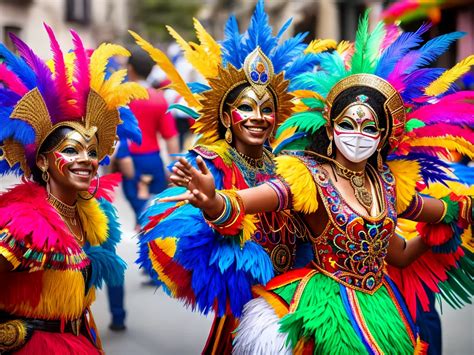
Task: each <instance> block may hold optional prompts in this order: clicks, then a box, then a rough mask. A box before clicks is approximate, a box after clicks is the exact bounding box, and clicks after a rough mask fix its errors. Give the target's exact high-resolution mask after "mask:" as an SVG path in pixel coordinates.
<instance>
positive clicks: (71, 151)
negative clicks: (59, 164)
mask: <svg viewBox="0 0 474 355" xmlns="http://www.w3.org/2000/svg"><path fill="white" fill-rule="evenodd" d="M61 153H64V154H68V155H74V154H77V150H76V149H75V148H73V147H66V148H64V149H63V150H62V151H61Z"/></svg>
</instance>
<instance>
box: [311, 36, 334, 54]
mask: <svg viewBox="0 0 474 355" xmlns="http://www.w3.org/2000/svg"><path fill="white" fill-rule="evenodd" d="M336 47H337V42H336V41H335V40H333V39H314V40H312V41H311V43H310V44H308V47H306V49H305V50H304V53H305V54H308V53H320V52H323V51H327V50H328V49H336Z"/></svg>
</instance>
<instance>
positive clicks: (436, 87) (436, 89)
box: [425, 54, 474, 96]
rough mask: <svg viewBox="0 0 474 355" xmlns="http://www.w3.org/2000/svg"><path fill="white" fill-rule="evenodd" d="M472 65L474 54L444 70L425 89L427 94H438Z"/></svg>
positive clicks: (444, 90)
mask: <svg viewBox="0 0 474 355" xmlns="http://www.w3.org/2000/svg"><path fill="white" fill-rule="evenodd" d="M473 65H474V54H473V55H470V56H469V57H467V58H465V59H463V60H462V61H460V62H459V63H458V64H456V65H455V66H454V67H452V68H451V69H449V70H447V71H445V72H444V73H443V74H442V75H441V76H440V77H439V78H438V79H436V80H435V81H433V82H432V83H431V84H430V85H429V86H428V87H427V88H426V89H425V94H426V95H428V96H438V95H440V94H442V93H444V92H446V90H448V89H449V88H450V86H451V85H452V83H453V82H454V81H456V80H457V79H459V78H460V77H461V76H462V75H464V74H465V73H467V72H468V71H469V69H470V68H471V66H473Z"/></svg>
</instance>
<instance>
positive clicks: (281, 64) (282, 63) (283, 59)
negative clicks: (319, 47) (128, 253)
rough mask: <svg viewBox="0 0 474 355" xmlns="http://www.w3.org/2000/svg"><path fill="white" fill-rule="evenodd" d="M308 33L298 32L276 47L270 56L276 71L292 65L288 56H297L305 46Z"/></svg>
mask: <svg viewBox="0 0 474 355" xmlns="http://www.w3.org/2000/svg"><path fill="white" fill-rule="evenodd" d="M307 35H308V33H307V32H306V33H298V34H296V36H294V37H291V38H289V39H287V40H286V41H285V42H283V43H282V44H281V45H280V46H278V47H277V48H276V50H275V51H274V52H273V54H272V55H271V58H270V59H271V60H272V63H273V69H274V70H275V73H279V72H280V71H282V70H284V69H285V67H286V66H289V65H290V60H289V59H288V58H293V57H297V56H298V55H299V54H300V53H301V52H302V51H303V48H304V46H305V44H304V43H303V41H304V39H305V37H306V36H307Z"/></svg>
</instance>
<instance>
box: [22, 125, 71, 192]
mask: <svg viewBox="0 0 474 355" xmlns="http://www.w3.org/2000/svg"><path fill="white" fill-rule="evenodd" d="M71 131H73V129H72V128H71V127H64V126H63V127H58V128H56V129H55V130H54V131H52V132H51V133H50V134H49V135H48V137H46V139H45V140H44V142H43V144H41V147H39V149H38V154H37V155H38V156H39V155H40V154H43V153H46V152H49V151H51V150H52V149H53V148H54V147H55V146H57V145H58V144H59V143H60V142H61V141H62V140H63V139H64V137H66V135H67V134H68V133H69V132H71ZM42 174H43V172H42V171H41V169H40V168H38V166H36V161H35V165H34V167H33V168H32V169H31V176H32V177H33V180H34V181H36V182H37V183H39V184H41V185H43V186H45V185H46V183H45V182H44V180H43V178H42V177H41V175H42Z"/></svg>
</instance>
